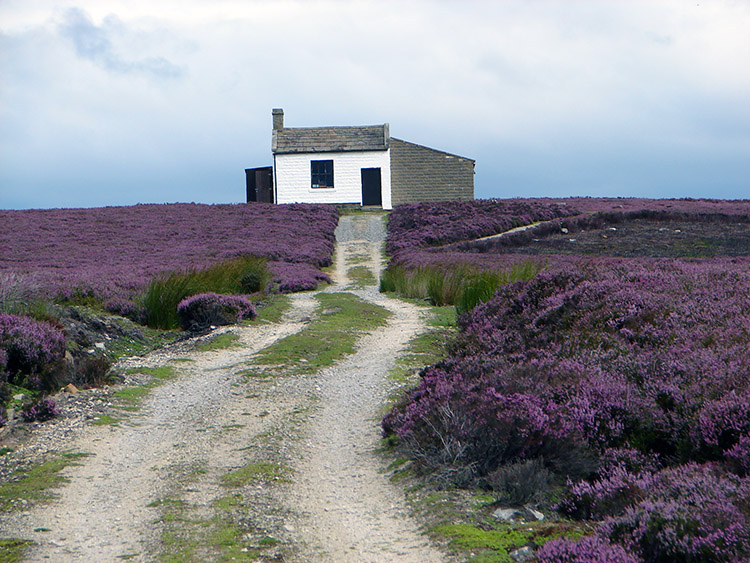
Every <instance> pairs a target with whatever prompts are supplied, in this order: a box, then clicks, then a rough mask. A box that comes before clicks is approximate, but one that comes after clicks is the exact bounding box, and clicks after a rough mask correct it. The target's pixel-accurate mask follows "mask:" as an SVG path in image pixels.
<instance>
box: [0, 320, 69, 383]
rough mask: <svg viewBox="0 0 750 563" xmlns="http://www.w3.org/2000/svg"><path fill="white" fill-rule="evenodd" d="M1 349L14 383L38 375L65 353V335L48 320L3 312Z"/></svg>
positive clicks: (0, 336)
mask: <svg viewBox="0 0 750 563" xmlns="http://www.w3.org/2000/svg"><path fill="white" fill-rule="evenodd" d="M0 350H3V351H4V355H5V358H6V359H5V360H4V363H5V369H6V370H7V372H8V374H9V377H10V381H11V383H13V382H15V381H16V380H17V379H19V378H21V377H22V376H23V375H31V376H36V375H38V374H41V373H42V372H43V370H44V369H45V367H46V366H47V365H48V364H50V363H52V362H54V361H56V360H59V359H61V358H62V357H63V355H64V354H65V334H64V333H63V331H62V330H60V329H58V328H56V327H54V326H52V325H51V324H50V323H48V322H45V321H37V320H34V319H32V318H30V317H24V316H21V315H13V314H8V313H0Z"/></svg>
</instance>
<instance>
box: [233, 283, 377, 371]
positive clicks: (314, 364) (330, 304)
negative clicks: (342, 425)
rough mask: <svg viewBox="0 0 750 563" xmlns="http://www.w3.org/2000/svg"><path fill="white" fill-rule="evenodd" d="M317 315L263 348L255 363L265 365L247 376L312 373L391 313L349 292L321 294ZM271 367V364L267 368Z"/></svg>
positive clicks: (348, 351)
mask: <svg viewBox="0 0 750 563" xmlns="http://www.w3.org/2000/svg"><path fill="white" fill-rule="evenodd" d="M315 298H316V299H317V300H318V302H319V307H318V317H317V318H316V319H314V320H313V321H312V322H311V323H310V324H309V325H308V326H307V327H306V328H304V329H303V330H301V331H300V332H298V333H296V334H292V335H290V336H287V337H286V338H284V339H282V340H279V341H278V342H276V343H275V344H273V345H271V346H269V347H268V348H265V349H264V350H263V351H261V352H260V353H259V354H258V355H257V356H256V360H255V363H256V364H258V365H259V366H266V369H265V370H261V369H254V370H251V371H249V372H248V373H247V374H246V375H248V376H256V377H263V376H265V375H267V372H268V371H274V372H275V371H276V370H279V371H281V372H283V373H285V374H288V375H293V374H303V373H315V372H317V371H318V370H320V369H322V368H325V367H328V366H330V365H333V363H334V362H336V361H337V360H339V359H340V358H342V357H344V356H346V355H347V354H352V353H354V351H355V344H356V342H357V339H358V338H359V335H360V334H362V333H365V332H368V331H371V330H374V329H375V328H377V327H379V326H382V325H383V324H385V322H386V319H387V318H388V316H389V315H390V313H389V312H388V311H387V310H386V309H385V308H383V307H380V306H379V305H373V304H371V303H367V302H366V301H364V300H362V299H360V298H358V297H357V296H355V295H353V294H351V293H320V294H318V295H316V296H315ZM270 366H274V367H273V370H270V368H269V367H270Z"/></svg>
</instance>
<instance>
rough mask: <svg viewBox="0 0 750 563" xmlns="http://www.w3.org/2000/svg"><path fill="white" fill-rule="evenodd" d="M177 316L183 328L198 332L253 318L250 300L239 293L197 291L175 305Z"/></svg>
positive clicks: (253, 311)
mask: <svg viewBox="0 0 750 563" xmlns="http://www.w3.org/2000/svg"><path fill="white" fill-rule="evenodd" d="M177 316H178V317H179V319H180V327H181V328H182V329H183V330H189V331H192V332H199V331H202V330H206V329H209V328H210V327H211V326H221V325H229V324H235V323H238V322H240V321H241V320H243V319H253V318H255V308H254V307H253V304H252V302H251V301H250V300H249V299H247V298H246V297H243V296H241V295H219V294H217V293H199V294H198V295H193V296H192V297H188V298H187V299H184V300H182V301H181V302H180V303H179V304H178V305H177Z"/></svg>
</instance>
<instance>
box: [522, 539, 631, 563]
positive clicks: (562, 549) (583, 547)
mask: <svg viewBox="0 0 750 563" xmlns="http://www.w3.org/2000/svg"><path fill="white" fill-rule="evenodd" d="M536 560H537V561H539V563H640V560H639V559H638V558H637V557H635V556H633V555H632V554H630V553H628V552H627V551H626V550H625V549H623V548H622V547H621V546H619V545H612V544H611V543H609V542H608V541H607V540H605V539H602V538H600V537H598V536H586V537H585V538H582V539H580V540H577V541H576V540H573V539H566V538H560V539H554V540H550V541H548V542H547V543H545V544H544V545H543V546H542V547H541V548H539V549H538V550H537V552H536Z"/></svg>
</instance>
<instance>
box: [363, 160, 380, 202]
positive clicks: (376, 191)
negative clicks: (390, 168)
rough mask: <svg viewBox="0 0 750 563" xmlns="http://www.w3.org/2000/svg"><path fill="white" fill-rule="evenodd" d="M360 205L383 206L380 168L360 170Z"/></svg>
mask: <svg viewBox="0 0 750 563" xmlns="http://www.w3.org/2000/svg"><path fill="white" fill-rule="evenodd" d="M362 205H383V196H382V194H381V193H380V168H362Z"/></svg>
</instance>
